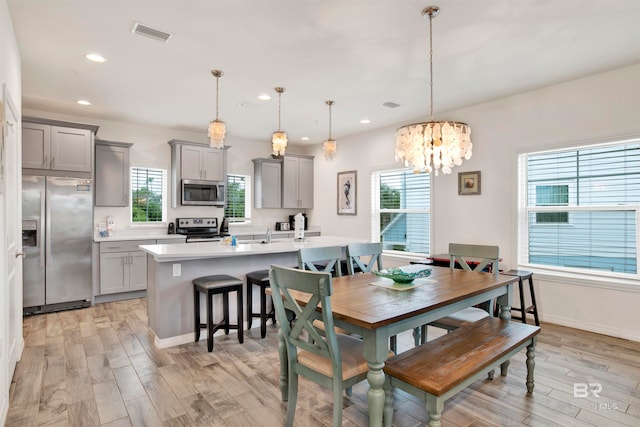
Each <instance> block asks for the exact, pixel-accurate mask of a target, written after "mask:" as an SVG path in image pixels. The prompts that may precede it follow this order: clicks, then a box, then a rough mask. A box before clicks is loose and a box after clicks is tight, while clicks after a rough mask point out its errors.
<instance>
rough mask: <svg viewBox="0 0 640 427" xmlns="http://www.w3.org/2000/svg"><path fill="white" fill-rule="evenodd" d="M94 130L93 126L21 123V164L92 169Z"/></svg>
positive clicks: (31, 166)
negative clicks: (92, 129)
mask: <svg viewBox="0 0 640 427" xmlns="http://www.w3.org/2000/svg"><path fill="white" fill-rule="evenodd" d="M92 150H93V132H92V131H91V130H90V129H83V128H73V127H65V126H55V125H50V124H44V123H31V122H28V121H23V123H22V167H23V168H27V169H45V170H55V171H67V172H91V170H92V169H91V162H92V154H93V151H92Z"/></svg>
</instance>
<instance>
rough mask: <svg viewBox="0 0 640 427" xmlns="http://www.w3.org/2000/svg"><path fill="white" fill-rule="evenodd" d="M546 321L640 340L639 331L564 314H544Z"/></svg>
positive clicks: (543, 317)
mask: <svg viewBox="0 0 640 427" xmlns="http://www.w3.org/2000/svg"><path fill="white" fill-rule="evenodd" d="M541 317H542V320H543V321H544V322H548V323H554V324H556V325H561V326H567V327H569V328H575V329H580V330H583V331H588V332H594V333H597V334H603V335H609V336H611V337H616V338H623V339H626V340H631V341H636V342H640V334H639V333H638V331H632V330H626V329H619V328H610V327H608V326H603V325H600V324H597V323H589V322H582V321H578V320H575V319H569V318H566V317H562V316H553V315H548V314H547V315H544V316H541Z"/></svg>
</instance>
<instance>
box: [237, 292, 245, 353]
mask: <svg viewBox="0 0 640 427" xmlns="http://www.w3.org/2000/svg"><path fill="white" fill-rule="evenodd" d="M236 294H237V298H238V299H237V304H236V305H237V306H238V316H237V319H238V320H237V321H238V325H237V326H236V327H237V328H238V341H239V342H240V344H242V343H243V342H244V328H243V327H242V320H243V317H244V316H243V315H242V286H240V287H239V288H238V290H237V291H236Z"/></svg>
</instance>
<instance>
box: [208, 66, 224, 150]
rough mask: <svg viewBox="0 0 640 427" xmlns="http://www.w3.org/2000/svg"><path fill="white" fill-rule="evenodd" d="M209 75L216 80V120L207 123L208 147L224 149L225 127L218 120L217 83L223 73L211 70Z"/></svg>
mask: <svg viewBox="0 0 640 427" xmlns="http://www.w3.org/2000/svg"><path fill="white" fill-rule="evenodd" d="M211 74H213V77H215V78H216V118H215V119H214V120H211V121H210V122H209V132H208V135H209V145H210V146H211V148H224V136H225V135H226V134H227V127H226V126H225V124H224V122H223V121H222V120H219V119H218V89H219V85H218V83H219V80H220V77H222V76H223V74H224V73H223V72H222V71H220V70H211Z"/></svg>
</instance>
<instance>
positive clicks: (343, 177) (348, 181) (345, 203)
mask: <svg viewBox="0 0 640 427" xmlns="http://www.w3.org/2000/svg"><path fill="white" fill-rule="evenodd" d="M357 174H358V172H357V171H345V172H338V215H357V213H358V210H357V203H358V188H357V187H358V185H357Z"/></svg>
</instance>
